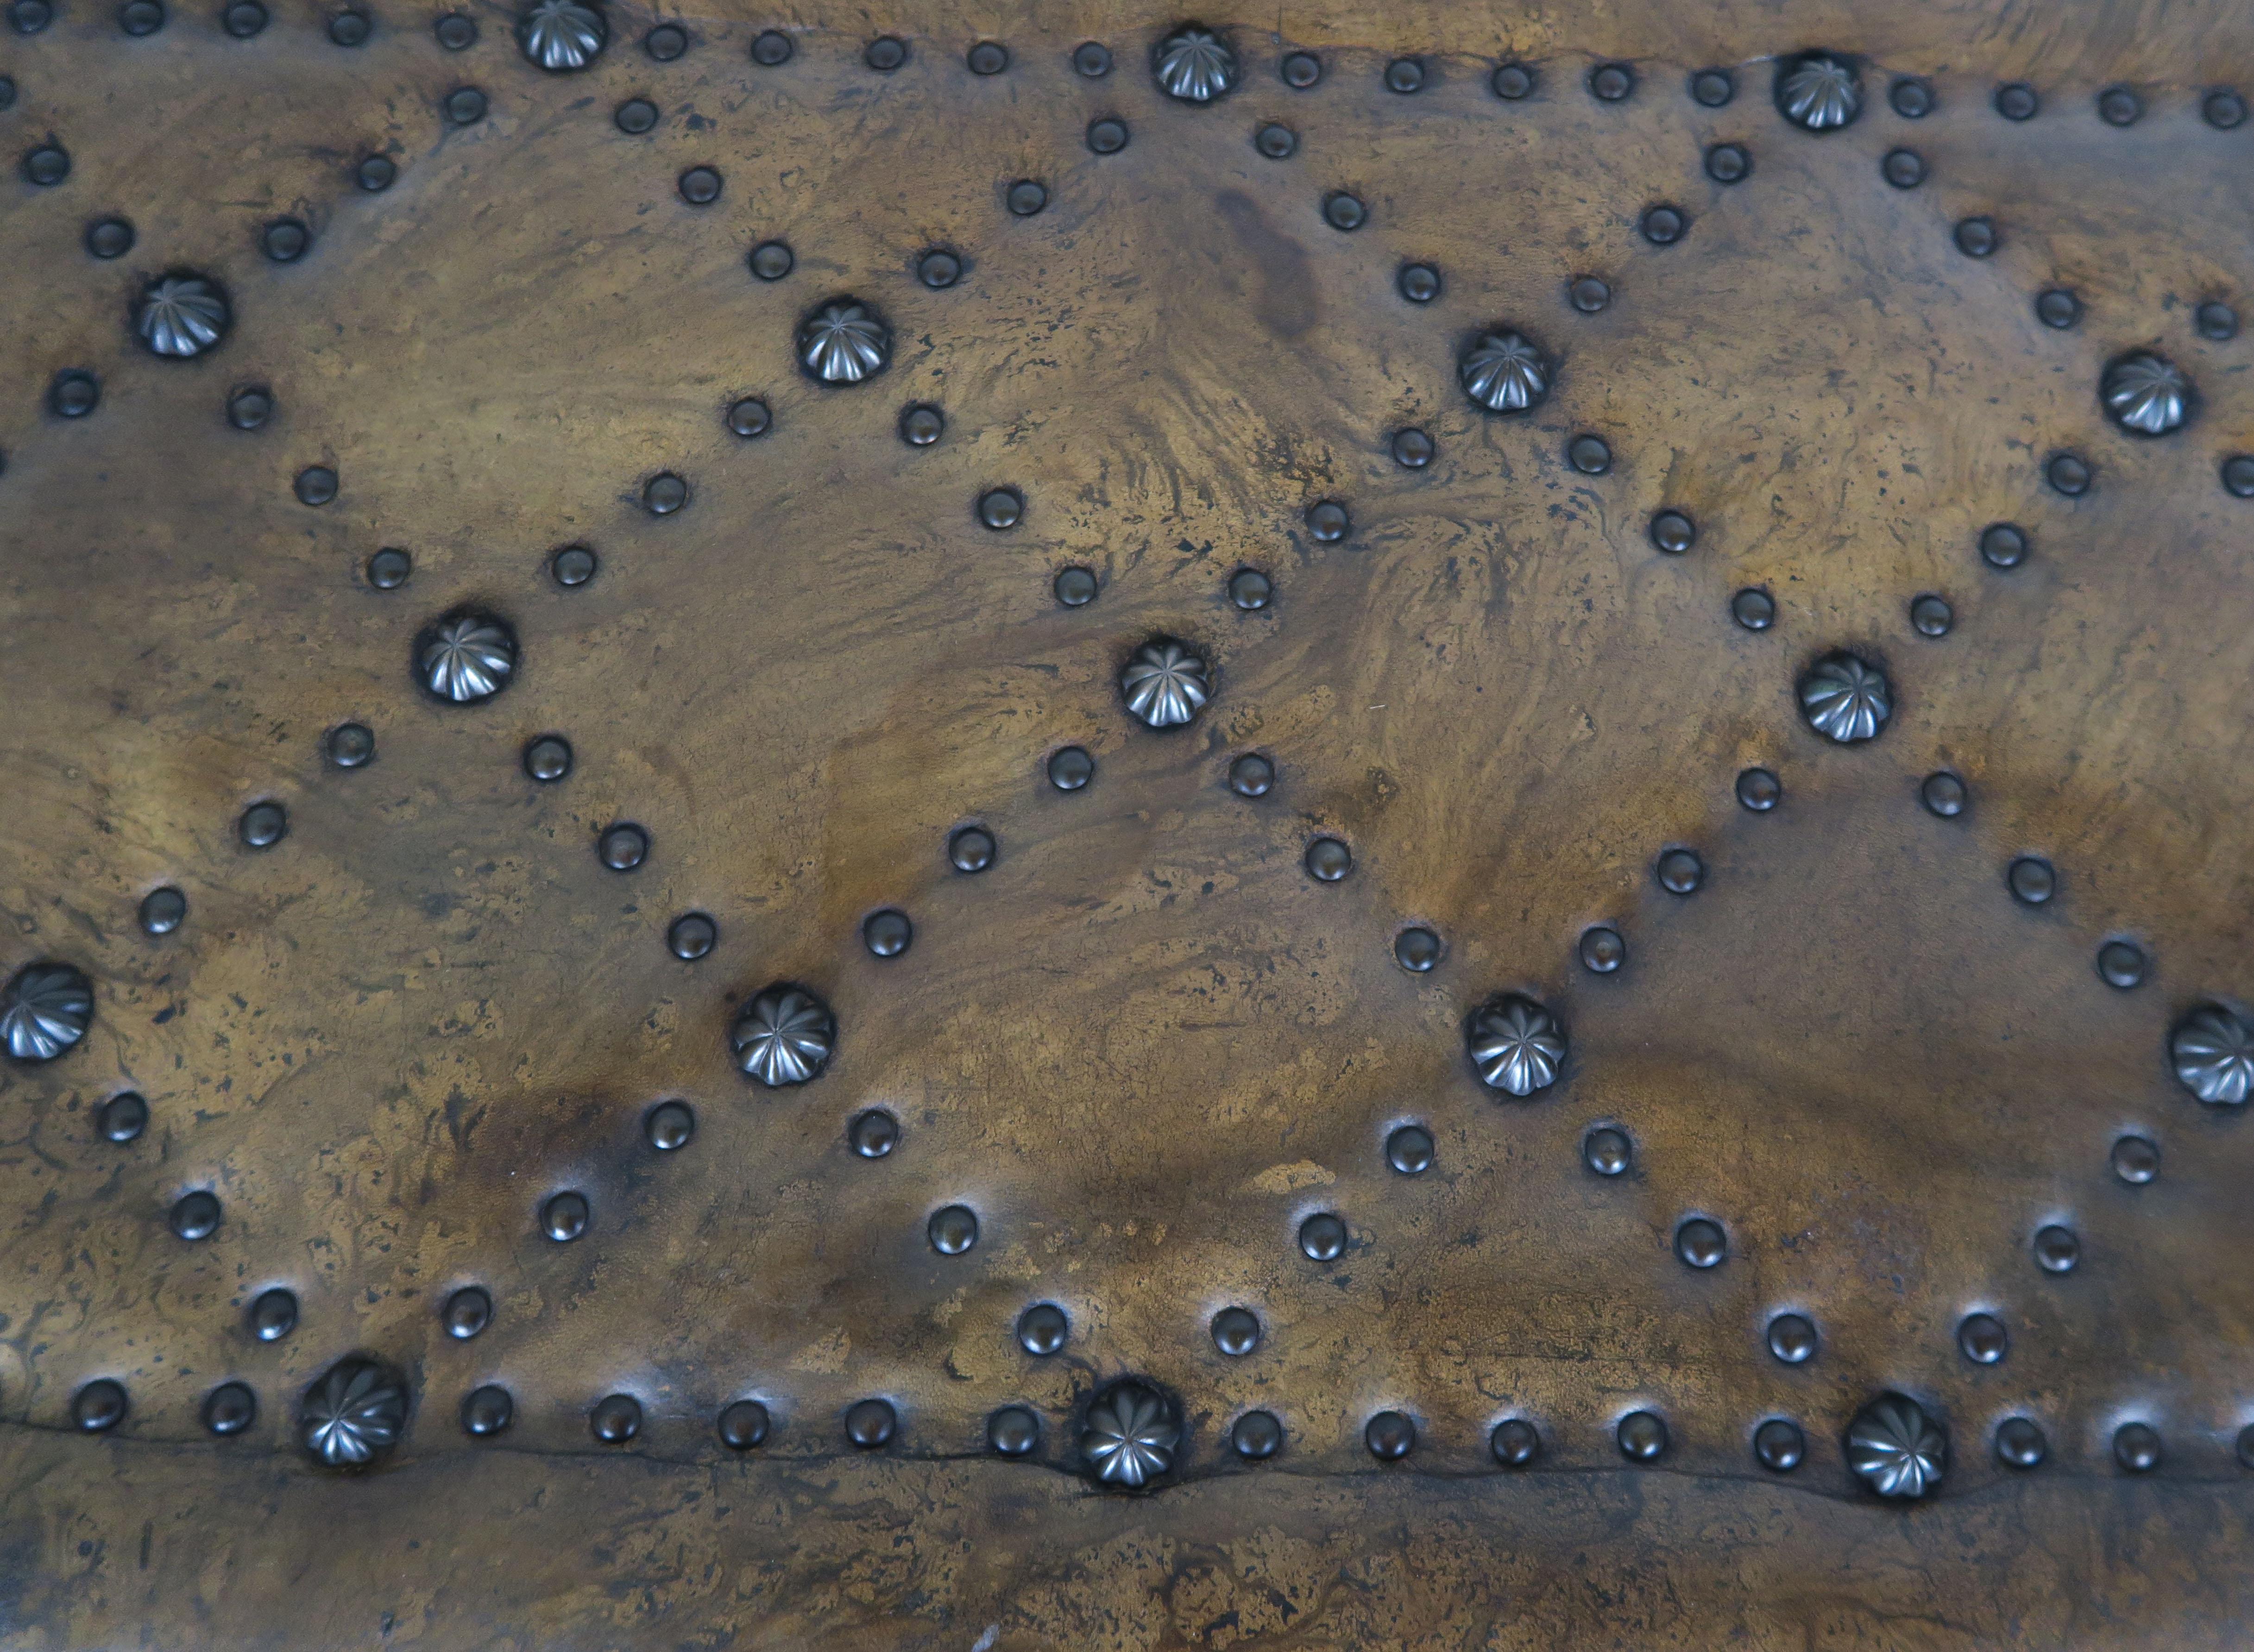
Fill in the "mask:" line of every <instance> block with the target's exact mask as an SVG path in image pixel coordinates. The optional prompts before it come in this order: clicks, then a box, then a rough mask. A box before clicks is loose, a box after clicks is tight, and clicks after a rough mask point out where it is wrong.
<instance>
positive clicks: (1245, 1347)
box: [1206, 1308, 1260, 1360]
mask: <svg viewBox="0 0 2254 1652" xmlns="http://www.w3.org/2000/svg"><path fill="white" fill-rule="evenodd" d="M1206 1329H1207V1331H1208V1333H1209V1334H1211V1335H1212V1337H1213V1345H1214V1347H1215V1348H1218V1349H1219V1350H1220V1351H1221V1352H1222V1353H1223V1354H1225V1355H1228V1356H1229V1358H1230V1359H1232V1360H1241V1359H1243V1357H1244V1356H1245V1355H1248V1354H1250V1353H1251V1352H1252V1351H1253V1350H1254V1349H1255V1348H1258V1347H1259V1346H1260V1320H1259V1317H1258V1316H1257V1314H1255V1313H1253V1312H1252V1311H1251V1310H1250V1308H1223V1309H1222V1311H1221V1312H1220V1313H1216V1314H1215V1315H1214V1316H1213V1322H1212V1323H1211V1324H1210V1325H1208V1327H1206Z"/></svg>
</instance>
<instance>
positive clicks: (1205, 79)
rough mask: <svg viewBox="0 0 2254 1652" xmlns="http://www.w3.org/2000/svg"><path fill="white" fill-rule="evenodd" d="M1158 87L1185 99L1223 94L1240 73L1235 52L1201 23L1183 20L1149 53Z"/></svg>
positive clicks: (1203, 100) (1206, 98)
mask: <svg viewBox="0 0 2254 1652" xmlns="http://www.w3.org/2000/svg"><path fill="white" fill-rule="evenodd" d="M1151 72H1152V74H1154V75H1155V76H1157V77H1158V81H1159V90H1161V91H1163V92H1164V93H1166V95H1167V96H1168V97H1173V98H1180V100H1181V101H1182V102H1185V103H1210V102H1213V101H1214V100H1215V98H1218V97H1224V96H1226V95H1228V94H1229V92H1230V91H1231V90H1232V89H1233V88H1235V87H1236V82H1237V79H1238V76H1239V74H1240V73H1241V71H1240V69H1239V68H1238V66H1237V61H1236V50H1235V48H1234V47H1232V46H1231V45H1229V42H1228V41H1226V40H1224V39H1222V38H1221V36H1219V35H1218V34H1215V32H1214V31H1212V30H1211V29H1208V28H1207V27H1205V26H1204V25H1202V24H1195V23H1190V24H1184V25H1182V26H1181V27H1180V28H1178V29H1176V30H1174V31H1173V32H1172V33H1170V34H1168V35H1167V36H1166V38H1164V39H1163V40H1161V41H1159V45H1158V49H1157V50H1156V51H1155V52H1152V56H1151Z"/></svg>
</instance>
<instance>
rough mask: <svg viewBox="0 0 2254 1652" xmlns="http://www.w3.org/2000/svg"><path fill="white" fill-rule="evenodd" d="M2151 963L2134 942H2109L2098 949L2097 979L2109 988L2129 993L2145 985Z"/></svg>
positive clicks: (2142, 949) (2143, 950) (2143, 951)
mask: <svg viewBox="0 0 2254 1652" xmlns="http://www.w3.org/2000/svg"><path fill="white" fill-rule="evenodd" d="M2150 963H2151V961H2150V960H2149V959H2147V958H2146V957H2145V949H2144V948H2142V947H2140V946H2138V944H2137V943H2136V942H2133V941H2109V942H2106V943H2105V944H2104V945H2103V946H2102V947H2100V948H2098V949H2097V978H2098V979H2099V980H2101V981H2103V983H2104V984H2106V985H2107V986H2109V987H2113V988H2115V989H2117V990H2118V991H2123V992H2127V991H2132V990H2133V989H2135V988H2137V987H2140V986H2142V985H2143V984H2145V970H2146V969H2147V968H2149V967H2150Z"/></svg>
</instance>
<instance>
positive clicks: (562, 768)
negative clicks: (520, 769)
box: [524, 734, 571, 786]
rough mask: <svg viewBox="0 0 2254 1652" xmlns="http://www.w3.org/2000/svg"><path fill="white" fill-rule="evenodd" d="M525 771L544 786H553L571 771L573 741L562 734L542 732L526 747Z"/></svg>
mask: <svg viewBox="0 0 2254 1652" xmlns="http://www.w3.org/2000/svg"><path fill="white" fill-rule="evenodd" d="M524 772H525V774H528V775H529V776H530V777H531V778H532V779H534V780H535V781H539V782H540V783H541V784H542V785H543V786H552V785H554V784H555V783H556V781H560V780H562V779H563V778H564V777H565V776H566V775H568V774H570V772H571V742H570V741H569V740H567V739H564V738H563V736H562V735H560V734H542V735H541V736H540V737H539V738H537V739H534V740H532V741H531V742H529V743H528V745H527V746H525V748H524Z"/></svg>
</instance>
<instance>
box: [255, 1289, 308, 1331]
mask: <svg viewBox="0 0 2254 1652" xmlns="http://www.w3.org/2000/svg"><path fill="white" fill-rule="evenodd" d="M249 1325H250V1334H251V1335H252V1336H254V1337H255V1338H257V1339H258V1341H261V1342H279V1341H281V1340H282V1339H283V1337H285V1336H287V1335H289V1334H290V1332H292V1331H294V1330H296V1329H297V1294H296V1292H290V1291H285V1290H283V1288H282V1287H281V1286H280V1285H275V1286H273V1287H272V1288H270V1289H269V1290H265V1291H261V1292H259V1293H258V1295H257V1296H256V1298H255V1299H253V1300H252V1302H251V1305H250V1314H249Z"/></svg>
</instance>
